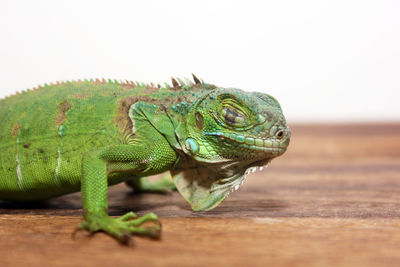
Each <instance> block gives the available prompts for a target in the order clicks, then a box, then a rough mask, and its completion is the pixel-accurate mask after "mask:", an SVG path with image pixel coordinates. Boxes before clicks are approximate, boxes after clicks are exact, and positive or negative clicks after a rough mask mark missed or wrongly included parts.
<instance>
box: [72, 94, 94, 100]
mask: <svg viewBox="0 0 400 267" xmlns="http://www.w3.org/2000/svg"><path fill="white" fill-rule="evenodd" d="M91 96H92V94H73V95H70V96H69V97H70V98H75V99H86V98H89V97H91Z"/></svg>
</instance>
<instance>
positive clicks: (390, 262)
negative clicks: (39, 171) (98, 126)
mask: <svg viewBox="0 0 400 267" xmlns="http://www.w3.org/2000/svg"><path fill="white" fill-rule="evenodd" d="M292 129H293V134H292V141H291V144H290V147H289V149H288V151H287V152H286V154H285V155H284V156H282V157H281V158H278V159H276V160H274V161H273V162H272V164H271V166H270V167H269V168H268V169H267V170H264V171H263V172H256V173H254V174H252V175H251V176H250V177H248V179H247V180H246V183H245V184H244V185H243V186H242V187H241V188H240V189H239V190H238V191H237V192H235V193H232V194H231V195H230V196H229V198H228V199H227V200H226V201H225V202H224V203H222V204H221V205H220V206H219V207H217V208H216V209H214V210H212V211H210V212H198V213H195V212H192V211H191V210H190V209H189V206H188V204H186V203H185V201H184V200H183V198H182V197H181V196H180V195H179V193H177V192H175V193H172V194H168V195H151V194H143V195H133V194H131V193H130V190H129V189H128V188H127V187H126V186H124V185H118V186H115V187H113V188H112V189H111V190H110V197H109V199H110V208H111V214H112V215H121V214H123V213H125V212H127V211H129V210H133V211H136V212H137V213H139V214H144V213H147V212H150V211H153V212H155V213H157V214H158V215H160V217H161V221H162V224H163V235H162V240H161V241H154V240H149V239H146V238H138V237H136V238H134V244H133V245H132V246H130V247H123V246H121V245H119V244H118V243H117V242H115V241H114V240H112V239H111V238H109V237H108V236H106V235H104V234H102V233H99V234H96V235H94V236H90V237H89V236H87V235H86V234H85V233H80V234H78V236H77V237H76V239H75V240H72V239H71V237H70V235H71V232H72V231H73V230H74V228H75V227H76V225H77V224H78V223H79V222H80V220H81V218H80V216H81V214H82V210H81V204H80V195H79V194H72V195H68V196H64V197H61V198H58V199H54V200H51V201H50V202H48V203H47V204H43V205H37V204H36V205H16V204H8V203H1V202H0V214H1V215H0V266H72V265H80V266H90V265H93V266H94V265H95V266H205V265H208V266H217V265H235V266H400V125H398V124H397V125H394V124H392V125H309V126H307V125H302V126H293V127H292Z"/></svg>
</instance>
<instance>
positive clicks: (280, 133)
mask: <svg viewBox="0 0 400 267" xmlns="http://www.w3.org/2000/svg"><path fill="white" fill-rule="evenodd" d="M276 137H278V138H279V139H281V138H282V137H283V131H282V130H280V131H278V132H277V133H276Z"/></svg>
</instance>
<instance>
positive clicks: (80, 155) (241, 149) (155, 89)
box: [0, 75, 290, 242]
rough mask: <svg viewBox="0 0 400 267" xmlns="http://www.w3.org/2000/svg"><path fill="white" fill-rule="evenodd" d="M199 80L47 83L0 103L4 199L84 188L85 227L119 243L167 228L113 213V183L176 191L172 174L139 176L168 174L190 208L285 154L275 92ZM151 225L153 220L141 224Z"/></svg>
mask: <svg viewBox="0 0 400 267" xmlns="http://www.w3.org/2000/svg"><path fill="white" fill-rule="evenodd" d="M193 78H194V83H193V82H190V81H188V80H187V81H186V82H183V81H182V80H180V79H178V80H179V82H177V81H176V80H175V79H172V86H170V85H168V84H165V86H160V85H158V86H155V85H153V84H148V85H146V84H142V83H138V82H136V83H134V82H117V81H115V80H108V81H106V80H104V79H103V80H102V81H100V80H85V81H74V82H63V83H57V84H51V85H46V84H45V85H44V86H43V87H41V88H38V89H35V90H31V91H27V92H22V93H20V94H17V95H14V96H11V97H8V98H5V99H2V100H0V140H1V141H0V178H1V179H0V199H3V200H15V201H29V200H43V199H48V198H51V197H56V196H60V195H64V194H68V193H72V192H77V191H81V192H82V202H83V208H84V210H85V214H84V221H83V222H82V223H81V224H80V226H79V229H86V230H88V231H90V232H96V231H104V232H106V233H108V234H109V235H111V236H113V237H115V238H117V239H118V240H120V241H121V242H125V241H126V240H128V237H129V236H130V235H131V234H137V235H144V236H149V237H158V236H159V235H160V225H159V223H158V218H157V216H156V215H155V214H153V213H149V214H146V215H144V216H143V217H141V218H136V215H135V214H134V213H132V212H130V213H127V214H125V215H123V216H121V217H119V218H113V217H109V216H108V212H107V210H108V204H107V188H108V186H109V185H114V184H117V183H120V182H123V181H125V182H127V184H128V185H130V186H131V187H134V188H135V189H136V190H138V191H162V190H165V189H172V188H173V186H171V183H168V182H166V181H165V180H162V181H161V182H158V183H153V184H152V183H150V182H148V181H146V180H143V178H142V177H146V176H149V175H154V174H159V173H162V172H165V171H168V170H169V171H170V173H171V175H172V179H173V181H174V183H175V185H176V188H177V189H178V191H179V192H180V193H181V194H182V196H183V197H184V198H185V199H186V200H187V201H188V202H189V204H190V205H191V207H192V209H193V210H195V211H201V210H210V209H212V208H214V207H216V206H217V205H218V204H219V203H221V202H222V201H223V200H224V199H225V198H226V197H227V195H228V194H229V192H230V191H232V190H235V189H237V188H238V187H239V185H240V184H241V183H242V182H243V180H244V179H245V177H246V175H247V174H248V173H249V171H250V170H251V169H252V168H255V167H258V166H264V165H266V164H268V162H269V161H271V160H272V159H273V158H275V157H277V156H279V155H281V154H283V153H284V152H285V150H286V148H287V146H288V144H289V140H290V130H289V128H288V126H287V125H286V122H285V118H284V116H283V114H282V110H281V107H280V105H279V103H278V102H277V101H276V100H275V99H274V98H273V97H271V96H269V95H267V94H262V93H256V92H253V93H249V92H244V91H242V90H239V89H233V88H221V87H216V86H214V85H210V84H206V83H204V82H201V81H200V80H199V79H197V78H196V77H195V76H194V75H193ZM139 178H141V180H139ZM149 221H150V222H155V223H153V224H152V225H150V226H142V224H143V223H145V222H149Z"/></svg>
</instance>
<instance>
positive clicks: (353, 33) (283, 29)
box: [0, 0, 400, 122]
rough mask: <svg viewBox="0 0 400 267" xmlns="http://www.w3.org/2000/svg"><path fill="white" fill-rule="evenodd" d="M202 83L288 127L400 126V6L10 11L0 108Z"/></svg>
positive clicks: (176, 5) (2, 41) (89, 4)
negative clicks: (278, 113) (82, 83)
mask: <svg viewBox="0 0 400 267" xmlns="http://www.w3.org/2000/svg"><path fill="white" fill-rule="evenodd" d="M192 72H193V73H195V74H196V75H197V76H199V77H200V78H203V79H204V80H205V81H206V82H210V83H214V84H216V85H219V86H223V87H237V88H242V89H246V90H250V91H263V92H267V93H269V94H271V95H273V96H275V97H276V98H277V99H278V100H279V101H280V102H281V104H282V106H283V109H284V113H285V114H286V117H287V119H288V121H289V122H343V121H345V122H353V121H364V122H365V121H378V122H384V121H400V1H350V0H346V1H337V0H336V1H321V0H320V1H249V0H247V1H233V0H229V1H215V0H214V1H115V0H114V1H54V0H47V1H11V0H9V1H6V0H0V79H1V81H0V97H3V96H6V95H9V94H11V93H13V92H15V91H19V90H23V89H26V88H32V87H35V86H36V85H38V84H43V83H45V82H52V81H57V80H68V79H78V78H90V77H106V78H117V79H132V80H139V81H144V82H150V81H152V82H163V81H168V82H169V81H170V77H171V76H179V77H184V76H187V77H188V76H190V74H191V73H192Z"/></svg>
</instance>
